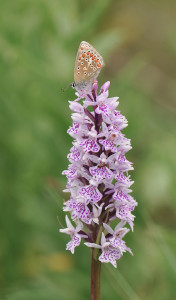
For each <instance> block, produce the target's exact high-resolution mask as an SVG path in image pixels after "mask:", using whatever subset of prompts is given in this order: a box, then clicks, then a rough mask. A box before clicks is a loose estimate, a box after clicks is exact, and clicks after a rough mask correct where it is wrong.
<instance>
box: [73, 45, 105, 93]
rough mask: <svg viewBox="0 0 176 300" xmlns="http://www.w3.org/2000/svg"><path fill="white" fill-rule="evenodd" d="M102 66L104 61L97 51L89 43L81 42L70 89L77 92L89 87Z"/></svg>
mask: <svg viewBox="0 0 176 300" xmlns="http://www.w3.org/2000/svg"><path fill="white" fill-rule="evenodd" d="M103 66H104V61H103V58H102V57H101V55H100V54H99V53H98V51H97V50H96V49H95V48H94V47H93V46H92V45H90V44H89V43H87V42H85V41H82V42H81V44H80V45H79V48H78V52H77V56H76V62H75V70H74V83H73V84H72V87H73V88H75V89H76V90H78V91H79V90H82V89H85V88H87V87H89V86H90V85H91V83H92V82H93V80H94V79H95V78H97V77H98V75H99V73H100V71H101V68H102V67H103Z"/></svg>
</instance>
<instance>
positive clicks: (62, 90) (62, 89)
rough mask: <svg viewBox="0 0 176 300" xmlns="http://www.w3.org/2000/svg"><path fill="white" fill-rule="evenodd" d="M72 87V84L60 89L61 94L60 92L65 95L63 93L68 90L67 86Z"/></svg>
mask: <svg viewBox="0 0 176 300" xmlns="http://www.w3.org/2000/svg"><path fill="white" fill-rule="evenodd" d="M72 85H73V84H72V83H69V84H67V85H66V87H64V88H61V92H62V93H65V91H66V90H67V89H68V87H69V86H71V87H72Z"/></svg>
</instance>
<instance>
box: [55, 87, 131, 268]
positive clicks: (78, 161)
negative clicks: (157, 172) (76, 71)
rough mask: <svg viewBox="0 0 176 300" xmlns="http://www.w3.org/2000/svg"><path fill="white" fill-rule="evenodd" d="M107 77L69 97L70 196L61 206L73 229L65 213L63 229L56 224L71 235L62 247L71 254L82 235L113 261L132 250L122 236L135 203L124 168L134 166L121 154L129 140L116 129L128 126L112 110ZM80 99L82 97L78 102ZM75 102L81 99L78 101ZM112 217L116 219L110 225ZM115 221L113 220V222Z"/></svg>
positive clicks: (128, 146) (114, 102)
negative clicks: (99, 82) (99, 83)
mask: <svg viewBox="0 0 176 300" xmlns="http://www.w3.org/2000/svg"><path fill="white" fill-rule="evenodd" d="M109 85H110V82H106V83H105V84H104V85H103V86H102V87H101V89H100V92H99V93H97V90H98V85H97V82H94V84H93V87H92V89H91V88H90V89H89V90H88V91H85V93H84V94H81V95H80V94H79V93H76V95H77V96H78V98H77V99H76V100H75V101H72V102H69V103H70V109H71V110H72V120H73V125H72V127H70V128H69V130H68V133H69V135H70V136H71V137H73V139H74V141H73V147H72V148H71V150H70V153H69V154H68V156H67V157H68V159H69V162H70V164H69V166H68V170H65V171H63V174H64V175H66V177H67V179H68V182H67V189H66V190H64V191H65V192H69V193H70V199H69V200H68V201H66V202H65V203H64V208H63V210H64V211H68V212H70V213H71V218H72V220H73V221H74V222H75V223H76V228H75V227H74V226H73V225H72V223H71V222H70V220H69V218H68V216H66V223H67V228H65V229H60V231H61V232H64V233H66V234H68V235H70V237H71V240H70V242H69V243H68V244H67V248H66V249H67V250H70V251H71V252H72V253H74V250H75V247H77V246H79V244H80V242H81V239H84V240H85V245H86V246H88V247H92V248H97V251H98V259H99V261H101V262H104V263H108V262H110V263H112V265H113V266H114V267H116V260H117V259H119V258H121V256H122V255H123V252H126V251H128V252H130V253H131V254H132V252H131V250H130V249H129V248H128V247H127V246H126V244H125V241H124V240H123V237H124V236H125V234H126V233H127V232H128V231H129V229H127V228H126V227H124V226H125V224H126V223H128V224H129V226H130V227H131V229H132V230H133V221H134V216H133V215H132V211H133V210H134V208H135V206H136V205H137V202H136V201H135V200H134V199H133V197H132V196H131V195H129V194H130V193H131V191H132V190H131V189H130V187H131V185H132V184H133V181H131V179H130V176H129V175H128V171H130V170H133V167H132V163H131V162H129V161H128V160H127V159H126V157H125V154H126V153H127V152H128V151H129V150H130V149H131V144H130V140H129V139H127V138H126V137H125V136H124V134H123V133H122V132H121V131H122V130H123V129H124V128H125V127H126V126H127V120H126V118H125V117H124V116H123V115H121V113H120V111H118V110H116V108H117V106H118V104H119V102H118V101H117V99H118V98H117V97H113V98H109V97H108V94H109V93H108V88H109ZM80 100H81V101H80ZM78 101H80V102H81V103H80V102H78ZM112 220H116V221H117V222H118V223H117V225H116V227H115V229H114V230H113V229H112V228H111V227H110V223H111V221H112ZM113 223H114V222H113Z"/></svg>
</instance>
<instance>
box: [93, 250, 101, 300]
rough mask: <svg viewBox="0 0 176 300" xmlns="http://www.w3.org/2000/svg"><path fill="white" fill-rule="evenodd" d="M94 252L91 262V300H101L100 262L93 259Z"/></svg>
mask: <svg viewBox="0 0 176 300" xmlns="http://www.w3.org/2000/svg"><path fill="white" fill-rule="evenodd" d="M94 250H95V249H92V260H91V300H101V290H100V287H101V262H100V261H99V260H96V259H95V257H94Z"/></svg>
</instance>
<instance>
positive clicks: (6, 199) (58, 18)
mask: <svg viewBox="0 0 176 300" xmlns="http://www.w3.org/2000/svg"><path fill="white" fill-rule="evenodd" d="M175 10H176V2H175V0H168V1H164V0H160V1H155V0H153V1H152V0H148V1H144V0H143V1H142V0H141V1H140V0H133V1H131V0H89V1H81V0H70V1H69V0H50V1H48V0H25V1H22V0H14V1H12V0H11V1H10V0H4V1H3V0H1V2H0V144H1V145H0V170H1V172H0V173H1V175H0V189H1V192H0V193H1V194H0V288H1V290H0V299H6V300H45V299H47V300H48V299H51V300H56V299H57V300H58V299H61V300H82V299H90V296H89V274H90V273H89V272H90V251H89V249H88V248H87V247H85V246H84V245H81V246H80V247H79V248H77V249H76V253H75V255H72V254H70V253H69V252H68V251H65V244H66V243H67V242H68V237H67V236H65V235H63V234H60V233H59V232H58V229H59V227H60V225H59V222H58V220H57V216H59V218H60V220H61V221H62V223H64V215H63V213H62V203H63V200H64V197H65V194H63V193H62V190H63V189H64V188H65V184H66V178H65V176H62V175H61V172H62V170H64V169H66V167H67V165H68V161H67V158H66V156H67V153H68V152H69V148H70V147H71V142H72V140H71V138H70V137H69V136H68V134H67V133H66V130H67V129H68V127H69V126H70V124H71V118H70V111H69V109H68V100H73V99H75V95H74V91H73V90H72V89H71V88H68V89H67V90H66V92H65V93H62V92H61V88H63V87H65V86H66V85H67V84H69V83H71V82H72V81H73V70H74V63H75V57H76V52H77V48H78V45H79V43H80V42H81V41H82V40H86V41H88V42H90V43H91V44H93V45H94V46H95V48H97V50H98V51H99V52H100V53H101V55H102V56H103V58H104V60H105V62H106V67H105V68H104V69H103V70H102V72H101V74H100V76H99V84H103V83H104V81H105V80H110V81H111V88H110V96H119V97H120V110H121V113H122V114H124V115H125V116H126V117H127V119H128V121H129V127H128V128H127V129H125V131H124V132H125V134H126V136H127V137H128V138H131V139H132V146H133V150H132V151H130V152H129V153H128V159H129V160H131V161H133V162H134V167H135V170H134V171H133V173H132V178H133V179H134V180H135V184H134V186H133V189H134V192H133V196H134V197H135V198H136V199H137V201H138V202H139V206H138V207H137V209H136V210H135V215H136V221H135V231H134V233H129V234H128V236H127V237H126V240H127V245H128V246H129V247H130V248H132V250H133V252H134V254H135V255H134V257H132V256H130V255H129V254H125V255H124V256H123V258H122V259H121V260H120V261H119V262H118V269H117V270H116V269H114V268H113V267H112V266H111V265H104V266H103V269H102V300H105V299H111V300H115V299H120V300H124V299H130V300H139V299H142V300H148V299H150V300H158V299H159V300H165V299H167V300H171V299H175V294H176V234H175V233H176V231H175V230H176V201H175V198H176V185H175V183H176V172H175V169H176V155H175V149H176V133H175V132H176V102H175V94H176V85H175V79H176V78H175V77H176V71H175V69H176V68H175V61H176V36H175V30H176V19H175Z"/></svg>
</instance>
